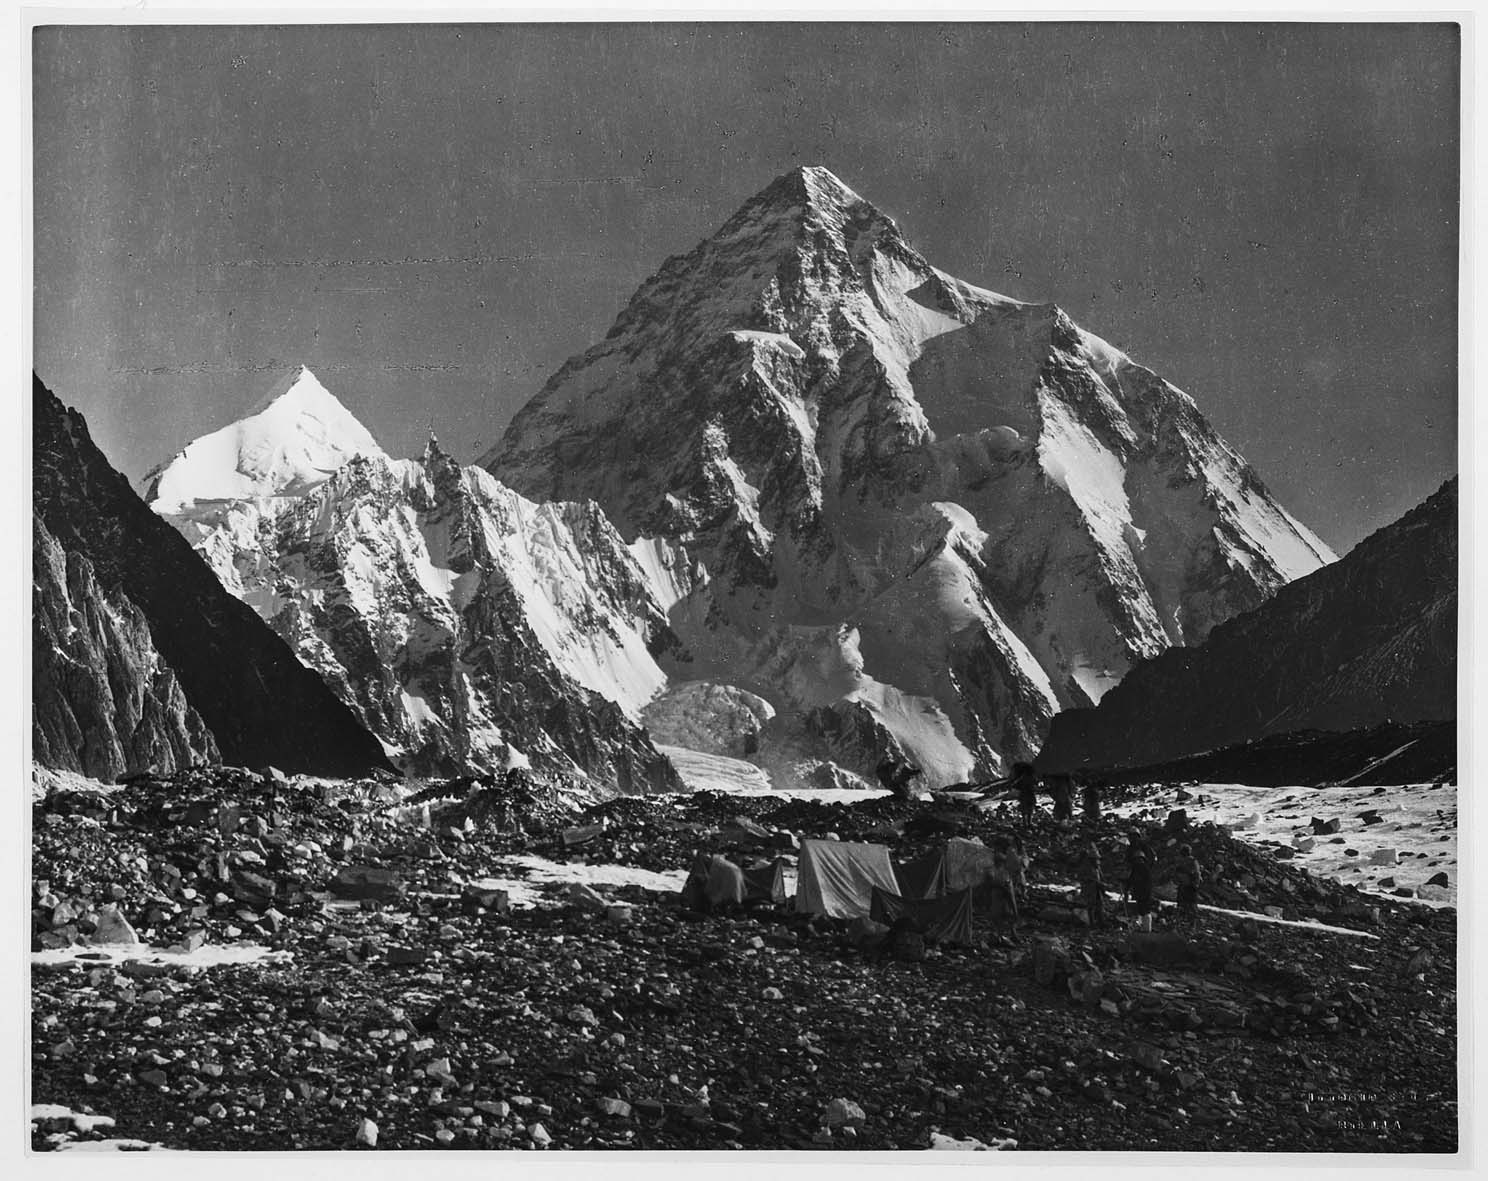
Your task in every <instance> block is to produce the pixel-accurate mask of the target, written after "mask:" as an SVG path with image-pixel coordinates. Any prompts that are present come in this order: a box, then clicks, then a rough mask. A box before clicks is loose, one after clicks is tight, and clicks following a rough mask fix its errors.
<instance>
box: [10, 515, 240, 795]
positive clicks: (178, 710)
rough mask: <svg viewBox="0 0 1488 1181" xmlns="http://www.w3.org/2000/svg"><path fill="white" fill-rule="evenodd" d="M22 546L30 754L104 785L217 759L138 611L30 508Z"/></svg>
mask: <svg viewBox="0 0 1488 1181" xmlns="http://www.w3.org/2000/svg"><path fill="white" fill-rule="evenodd" d="M31 543H32V544H31V555H32V567H33V571H34V573H33V578H32V588H31V734H32V757H33V759H35V761H36V762H38V763H40V764H41V765H43V766H47V767H60V768H63V769H65V770H68V771H76V772H78V773H80V774H82V775H87V776H89V777H90V778H93V779H99V780H103V781H104V782H111V781H112V780H114V779H115V778H117V777H119V776H121V775H125V774H129V773H132V772H136V771H143V770H147V769H151V768H153V769H154V770H156V771H159V772H161V773H163V774H169V773H170V772H173V771H177V770H180V769H183V768H186V767H190V766H193V765H194V764H197V763H213V762H217V761H218V752H217V743H216V741H215V740H214V739H213V737H212V734H211V732H210V731H209V730H208V729H207V727H206V725H205V723H203V722H202V720H201V717H200V716H199V715H198V714H197V712H196V711H195V710H194V709H192V708H191V706H190V704H189V703H188V702H187V700H186V695H185V694H184V693H183V692H182V691H181V686H180V683H179V682H178V681H177V680H176V675H175V673H173V672H172V671H171V669H170V667H169V665H167V664H166V663H165V661H164V660H163V659H162V658H161V656H160V653H159V652H158V651H156V649H155V643H154V641H153V640H152V639H151V638H150V625H149V623H148V622H147V621H146V620H145V617H144V615H143V614H141V612H140V610H139V608H138V607H136V606H135V605H134V604H133V603H131V602H130V601H129V599H128V598H127V597H126V596H124V595H123V594H121V593H119V592H118V591H114V592H113V593H109V592H106V591H105V590H104V589H103V588H102V587H100V586H99V585H98V580H97V579H96V578H95V577H94V574H93V564H92V563H91V562H90V561H88V559H87V558H85V557H83V556H82V555H81V554H77V553H66V552H65V551H64V550H63V549H62V547H61V546H60V545H58V544H57V540H56V538H54V537H53V536H52V535H51V534H50V533H48V532H47V528H46V526H45V525H44V524H42V522H41V519H40V518H39V517H37V516H35V515H34V514H33V515H32V518H31Z"/></svg>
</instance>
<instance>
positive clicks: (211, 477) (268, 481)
mask: <svg viewBox="0 0 1488 1181" xmlns="http://www.w3.org/2000/svg"><path fill="white" fill-rule="evenodd" d="M383 454H384V452H383V450H382V448H381V447H379V446H378V444H377V440H376V439H374V438H373V437H372V434H371V432H370V431H368V430H367V428H366V427H364V426H363V425H362V424H361V423H360V422H359V421H358V420H357V418H356V416H355V415H353V414H352V413H351V411H350V410H348V409H347V408H346V407H345V406H344V405H342V404H341V402H340V400H339V399H337V398H336V396H335V395H334V394H332V393H331V392H330V391H329V390H328V389H326V388H325V386H323V385H322V384H321V383H320V381H319V379H317V378H316V376H315V374H313V373H312V372H310V370H309V369H308V368H306V367H305V366H303V365H301V366H298V367H296V368H295V369H294V370H293V371H292V372H291V373H290V375H289V376H288V377H287V378H286V379H284V380H281V381H280V382H279V383H278V384H277V385H276V387H275V388H274V389H272V390H271V391H270V393H269V394H268V396H267V397H265V398H264V399H263V400H262V401H260V402H259V403H258V404H257V405H256V406H255V407H254V408H253V409H252V410H251V411H249V413H248V415H247V416H246V417H244V418H242V419H239V420H238V421H237V422H235V423H232V424H230V425H228V426H225V427H223V428H222V429H221V430H217V431H213V432H212V433H211V434H209V435H203V436H202V437H201V438H199V439H197V440H195V441H194V442H192V443H190V444H188V445H187V446H186V447H185V448H184V449H183V450H181V451H179V452H177V454H176V455H174V456H173V457H172V458H171V459H170V460H168V461H167V462H166V463H164V464H161V465H160V466H159V467H157V468H154V469H153V470H152V471H150V472H149V473H148V474H147V475H146V476H145V478H144V481H143V486H144V495H145V499H146V500H148V501H150V502H151V504H152V507H154V508H155V509H156V510H157V511H158V512H164V513H174V512H180V511H181V510H182V509H183V508H185V507H186V506H188V505H191V504H195V503H197V502H201V501H222V500H235V499H242V498H245V497H254V496H298V495H302V494H304V493H305V492H307V491H309V490H310V489H311V488H314V487H316V486H318V485H319V484H321V483H323V482H324V481H325V480H327V479H329V478H330V476H331V475H332V474H333V473H334V472H336V471H337V470H339V469H340V468H341V467H342V466H344V465H345V464H346V463H347V462H348V461H350V460H352V459H354V458H356V457H357V456H358V455H373V456H380V455H383Z"/></svg>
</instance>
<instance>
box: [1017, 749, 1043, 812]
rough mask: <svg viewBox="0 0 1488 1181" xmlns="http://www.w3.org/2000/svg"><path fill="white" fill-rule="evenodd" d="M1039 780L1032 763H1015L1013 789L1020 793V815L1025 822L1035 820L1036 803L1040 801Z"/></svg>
mask: <svg viewBox="0 0 1488 1181" xmlns="http://www.w3.org/2000/svg"><path fill="white" fill-rule="evenodd" d="M1038 782H1039V781H1038V775H1037V774H1035V773H1034V770H1033V764H1032V763H1014V764H1013V790H1014V791H1016V792H1017V793H1018V815H1019V816H1020V817H1021V818H1022V820H1023V823H1024V824H1031V823H1032V822H1033V809H1034V805H1035V804H1037V803H1038Z"/></svg>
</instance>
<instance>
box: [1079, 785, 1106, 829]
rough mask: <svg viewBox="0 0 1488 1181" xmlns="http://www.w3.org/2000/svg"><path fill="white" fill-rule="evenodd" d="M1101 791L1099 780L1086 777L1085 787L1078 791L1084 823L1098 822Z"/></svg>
mask: <svg viewBox="0 0 1488 1181" xmlns="http://www.w3.org/2000/svg"><path fill="white" fill-rule="evenodd" d="M1103 794H1104V793H1103V792H1102V791H1101V785H1100V780H1098V779H1087V780H1086V781H1085V787H1084V789H1083V790H1082V791H1081V793H1080V804H1081V806H1082V807H1083V809H1084V813H1085V823H1086V824H1092V825H1094V824H1099V823H1100V818H1101V796H1102V795H1103Z"/></svg>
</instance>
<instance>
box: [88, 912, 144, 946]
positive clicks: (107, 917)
mask: <svg viewBox="0 0 1488 1181" xmlns="http://www.w3.org/2000/svg"><path fill="white" fill-rule="evenodd" d="M92 941H93V942H94V943H125V944H137V943H138V942H139V936H138V935H137V934H135V931H134V928H133V927H131V926H130V925H129V920H128V919H126V918H125V917H124V915H123V912H121V911H120V910H119V904H118V903H117V902H110V903H109V904H108V905H107V906H101V907H99V908H98V925H97V926H96V927H95V928H94V929H93V940H92Z"/></svg>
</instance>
